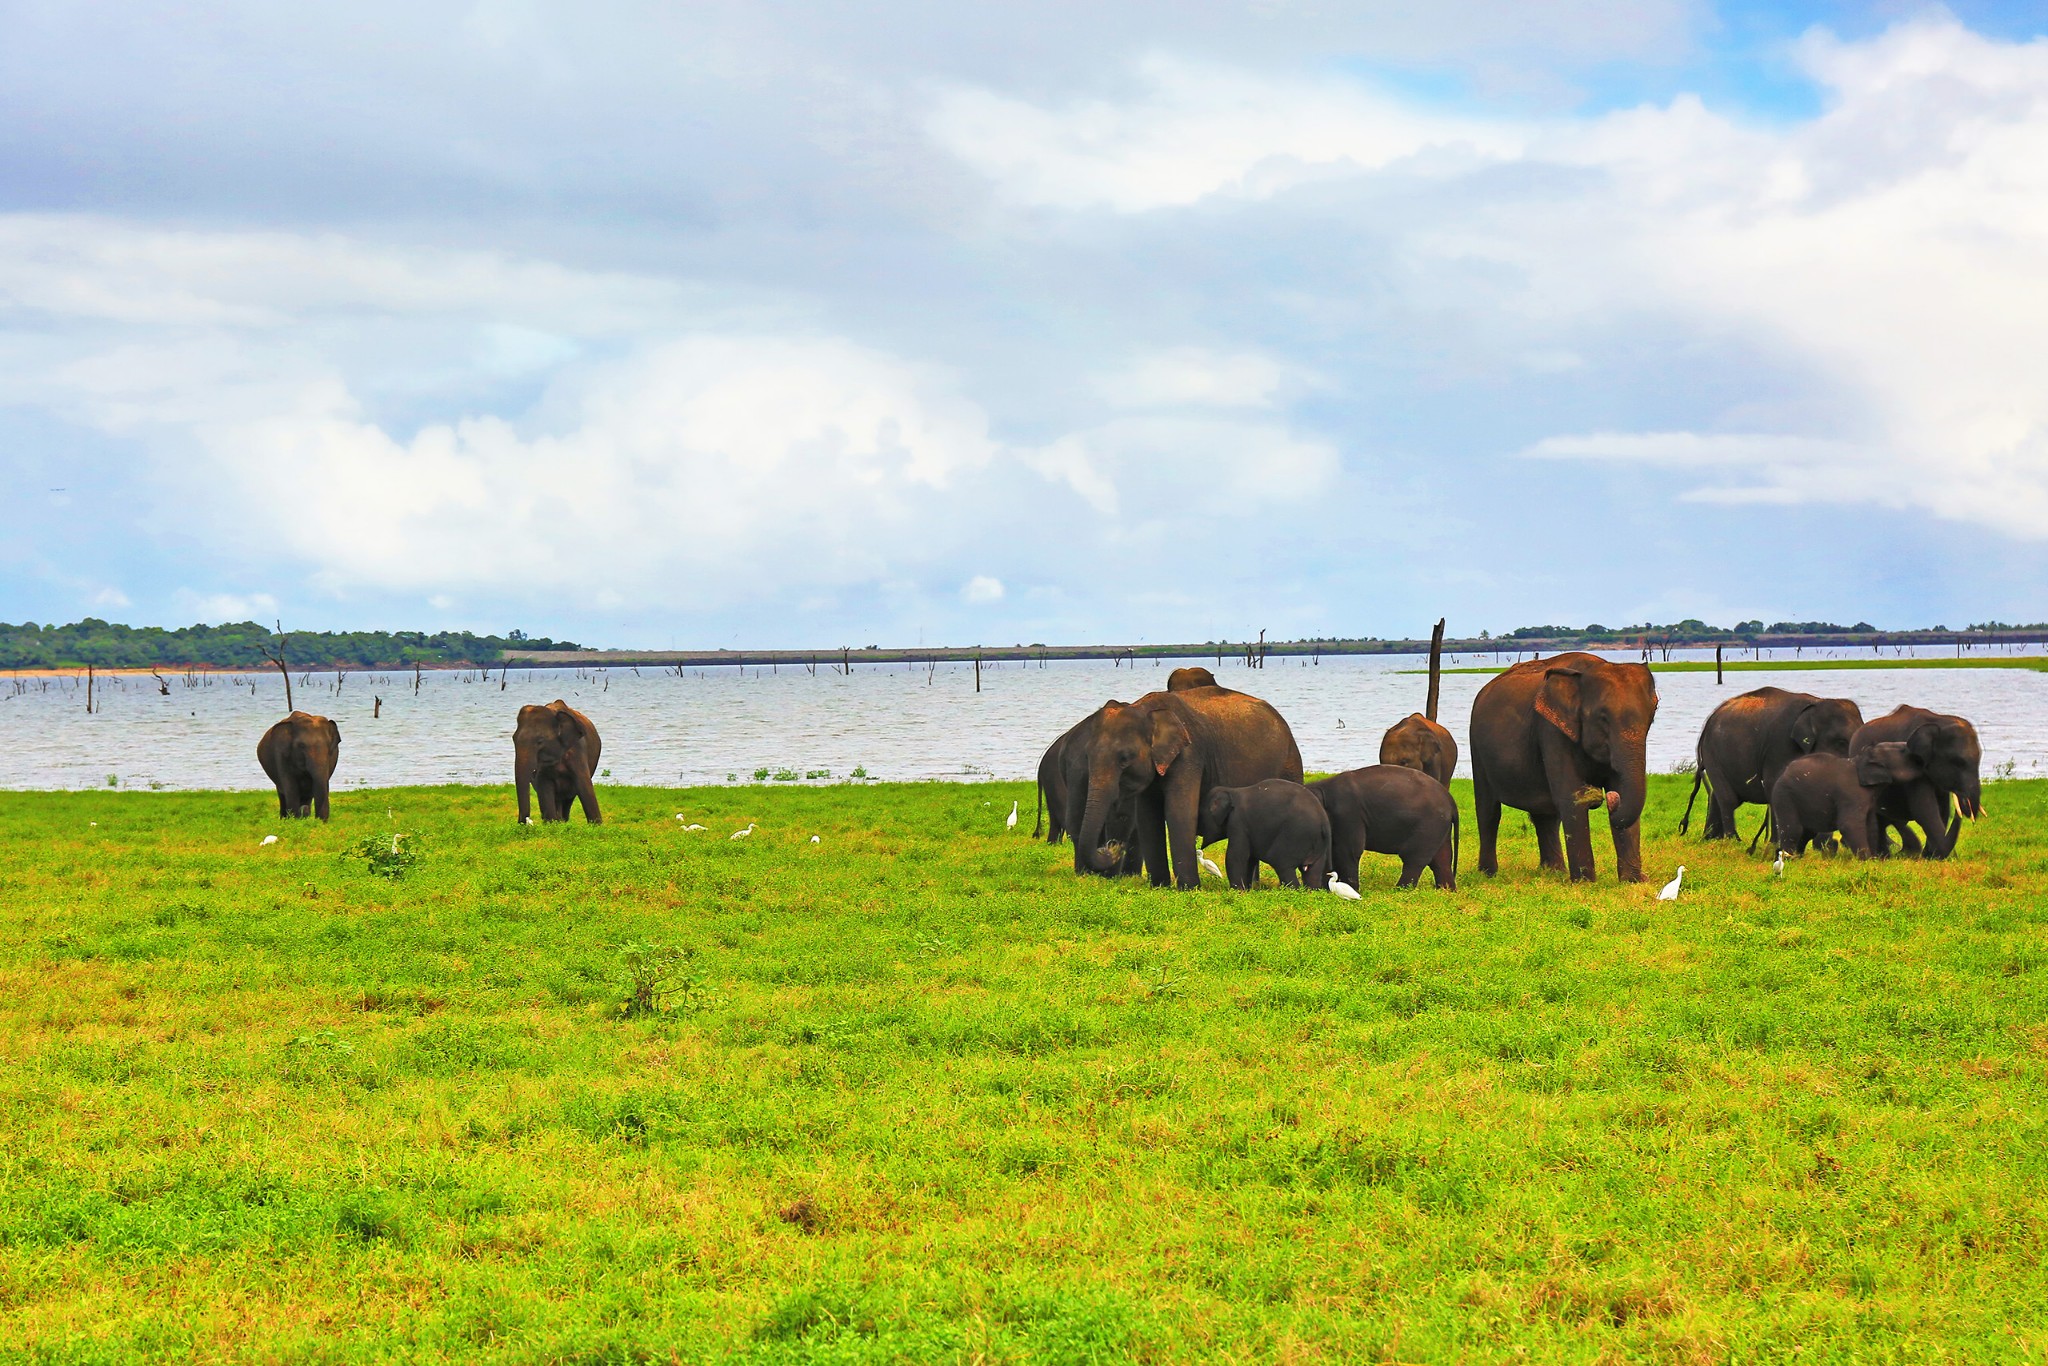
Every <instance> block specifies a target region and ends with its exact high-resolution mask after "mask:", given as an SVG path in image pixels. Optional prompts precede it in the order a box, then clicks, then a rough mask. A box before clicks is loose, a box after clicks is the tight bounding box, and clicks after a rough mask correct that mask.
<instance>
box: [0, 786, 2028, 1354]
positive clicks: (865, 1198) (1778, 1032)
mask: <svg viewBox="0 0 2048 1366" xmlns="http://www.w3.org/2000/svg"><path fill="white" fill-rule="evenodd" d="M1685 792H1686V784H1685V780H1683V779H1679V778H1670V777H1665V778H1658V779H1654V780H1653V792H1652V806H1651V810H1650V811H1649V813H1648V816H1647V819H1646V822H1645V829H1646V831H1647V832H1648V837H1647V838H1646V840H1645V849H1646V861H1647V864H1648V867H1649V868H1650V870H1651V871H1652V875H1653V876H1652V881H1651V882H1650V883H1649V884H1647V885H1643V886H1631V887H1622V886H1617V885H1615V884H1614V883H1613V882H1612V881H1611V878H1612V857H1611V849H1609V848H1606V847H1605V845H1604V832H1601V833H1600V835H1599V836H1597V837H1596V840H1597V841H1598V847H1600V859H1601V866H1602V870H1603V881H1602V882H1600V883H1599V884H1598V885H1596V886H1593V887H1572V886H1569V885H1567V884H1565V883H1564V882H1563V881H1561V880H1560V879H1558V878H1557V877H1555V876H1553V875H1548V874H1542V873H1539V872H1538V871H1537V870H1536V869H1535V866H1534V864H1535V852H1534V845H1533V839H1532V837H1531V836H1530V835H1529V832H1528V830H1527V828H1526V826H1525V825H1524V823H1523V822H1522V821H1521V820H1520V819H1518V818H1516V817H1514V816H1513V815H1512V814H1511V817H1510V820H1509V823H1508V826H1507V829H1506V831H1505V834H1506V836H1507V838H1506V841H1505V845H1506V847H1505V849H1504V852H1503V862H1504V865H1505V871H1504V872H1503V873H1502V875H1501V876H1500V877H1499V878H1498V879H1496V880H1492V881H1488V880H1486V879H1482V878H1480V877H1479V876H1478V875H1477V874H1476V873H1474V872H1472V870H1471V868H1470V861H1471V859H1472V857H1473V851H1474V850H1475V849H1476V847H1477V842H1476V840H1475V839H1474V838H1472V836H1471V833H1470V829H1469V821H1470V791H1469V786H1468V785H1466V784H1462V783H1461V784H1459V796H1460V800H1461V802H1462V803H1463V804H1464V805H1465V807H1466V819H1467V822H1468V830H1467V835H1466V839H1465V844H1464V847H1465V850H1466V855H1465V857H1466V861H1467V866H1466V868H1465V869H1464V870H1463V879H1462V881H1461V889H1460V890H1459V891H1458V892H1456V893H1454V894H1448V895H1446V894H1440V893H1437V892H1434V891H1431V890H1427V889H1424V890H1420V891H1417V892H1413V893H1405V894H1403V893H1396V892H1394V891H1392V890H1391V883H1392V881H1393V878H1394V868H1393V866H1392V864H1391V862H1390V861H1388V860H1384V859H1378V858H1374V859H1371V860H1369V864H1368V866H1369V869H1370V872H1369V874H1368V876H1367V877H1366V878H1365V882H1366V886H1365V887H1364V889H1363V890H1364V893H1365V899H1364V900H1363V901H1362V902H1360V903H1358V904H1355V905H1353V904H1348V903H1345V902H1341V901H1339V900H1338V899H1337V898H1335V897H1331V896H1328V895H1324V894H1320V893H1307V892H1302V893H1284V892H1280V891H1278V890H1268V891H1262V892H1260V893H1256V894H1235V893H1231V892H1229V891H1227V890H1224V889H1221V888H1219V887H1216V886H1213V885H1210V886H1205V887H1204V888H1203V890H1202V891H1200V892H1198V893H1191V894H1178V893H1168V892H1159V891H1154V890H1152V889H1151V888H1149V887H1147V886H1143V885H1139V884H1137V883H1133V882H1117V883H1108V882H1103V881H1099V880H1095V879H1086V880H1082V879H1076V878H1075V877H1074V876H1073V874H1072V872H1071V871H1070V867H1071V865H1070V855H1069V853H1068V851H1067V850H1066V849H1065V848H1058V849H1052V848H1047V847H1045V846H1044V845H1042V844H1037V843H1034V842H1032V841H1031V840H1029V839H1027V838H1026V837H1025V831H1026V830H1028V828H1029V814H1030V811H1031V805H1030V802H1031V791H1030V788H1029V787H1028V785H1024V784H988V785H981V786H954V785H906V786H876V787H852V786H849V787H842V788H832V789H817V790H763V789H759V788H747V789H743V790H734V789H699V790H684V791H662V790H654V789H635V788H613V789H607V791H606V793H605V799H606V800H605V810H606V813H607V816H608V817H609V818H610V823H608V824H606V825H604V826H598V827H589V826H584V825H580V824H579V825H570V826H564V827H519V826H516V825H514V824H513V822H512V819H511V812H512V799H511V796H510V794H509V792H506V791H498V790H483V789H462V788H437V789H399V790H390V791H373V792H351V793H347V794H345V795H344V796H342V797H339V798H338V799H337V801H336V806H335V811H336V819H335V821H334V823H333V824H332V825H331V826H326V827H322V826H319V825H314V824H308V823H284V822H280V821H278V820H277V819H276V817H275V814H274V812H275V805H274V802H273V800H272V798H271V797H270V796H269V795H268V794H263V793H245V794H233V795H230V794H161V795H143V794H135V795H125V794H115V793H80V794H0V847H4V848H5V850H6V851H7V854H6V857H7V866H6V872H7V882H8V888H9V894H8V896H6V897H5V898H0V922H4V930H0V982H4V986H5V990H4V992H0V1021H4V1025H0V1041H4V1042H0V1047H4V1056H5V1059H6V1066H5V1068H4V1069H0V1304H4V1306H5V1307H4V1311H0V1319H4V1321H5V1323H6V1325H7V1328H6V1336H7V1338H8V1343H7V1345H6V1347H5V1348H4V1349H0V1355H4V1356H17V1355H18V1356H19V1358H20V1359H24V1360H33V1361H39V1362H72V1361H77V1362H85V1361H92V1362H119V1361H144V1360H170V1359H179V1360H185V1359H203V1360H211V1361H278V1360H320V1361H330V1362H355V1361H362V1362H370V1361H400V1360H403V1361H408V1362H412V1361H438V1360H454V1359H462V1360H484V1361H503V1362H542V1361H550V1362H552V1361H579V1362H600V1361H604V1362H610V1361H621V1362H623V1361H670V1360H686V1361H695V1360H708V1359H730V1358H737V1359H742V1360H757V1361H776V1362H790V1361H834V1362H840V1361H885V1360H886V1361H894V1360H918V1361H923V1360H945V1361H1077V1362H1078V1361H1111V1360H1124V1359H1132V1360H1150V1361H1166V1360H1189V1359H1197V1358H1200V1359H1226V1360H1274V1361H1303V1360H1312V1359H1321V1360H1379V1359H1389V1360H1394V1359H1398V1360H1403V1361H1420V1360H1431V1361H1446V1360H1459V1359H1466V1360H1475V1361H1477V1360H1505V1359H1520V1358H1524V1357H1526V1358H1528V1359H1532V1360H1544V1361H1585V1362H1593V1361H1612V1360H1622V1359H1655V1360H1673V1361H1693V1360H1700V1361H1706V1360H1716V1361H1718V1360H1760V1359H1788V1358H1791V1357H1794V1356H1796V1357H1798V1358H1800V1359H1802V1360H1814V1361H1844V1362H1846V1361H1852V1360H1854V1361H1915V1362H1920V1361H1957V1362H1962V1361H1971V1362H1976V1361H1992V1360H2001V1359H2009V1360H2018V1359H2024V1358H2026V1357H2027V1355H2028V1353H2029V1352H2037V1351H2038V1350H2039V1336H2038V1324H2039V1322H2040V1306H2041V1305H2042V1304H2043V1303H2048V1202H2044V1200H2043V1195H2044V1191H2048V1085H2044V1083H2048V948H2044V947H2043V943H2044V941H2043V925H2044V923H2048V834H2044V833H2043V832H2044V828H2048V783H2035V782H2007V783H1998V784H1994V785H1993V786H1992V787H1991V788H1990V789H1989V791H1988V792H1987V794H1986V803H1987V806H1988V808H1989V810H1990V812H1991V813H1992V814H1991V815H1990V816H1989V817H1988V818H1987V819H1986V820H1984V821H1980V822H1978V823H1977V824H1976V825H1974V826H1972V827H1971V828H1970V829H1969V830H1968V831H1967V832H1966V833H1965V835H1964V840H1963V845H1962V850H1961V853H1960V855H1959V857H1958V858H1957V859H1956V860H1955V861H1953V862H1950V863H1946V864H1928V863H1922V862H1918V861H1905V860H1895V861H1890V862H1882V863H1869V864H1858V863H1855V862H1853V861H1850V860H1848V859H1846V858H1841V859H1833V860H1830V859H1824V858H1819V857H1814V858H1809V859H1807V860H1805V861H1803V862H1800V863H1797V864H1794V865H1793V866H1792V867H1791V868H1790V869H1788V872H1787V875H1786V877H1785V878H1784V879H1783V880H1778V879H1774V878H1773V877H1772V876H1771V875H1770V870H1769V867H1768V865H1767V864H1766V863H1764V862H1763V861H1762V860H1761V859H1751V858H1749V857H1746V856H1745V855H1744V854H1743V853H1742V852H1741V850H1740V849H1739V848H1738V847H1735V846H1732V845H1728V844H1722V845H1719V846H1715V847H1711V848H1710V847H1708V846H1705V845H1702V844H1700V843H1699V842H1697V841H1695V840H1687V841H1681V840H1679V839H1678V838H1676V837H1675V836H1674V835H1672V834H1671V833H1670V832H1671V831H1672V829H1673V827H1674V826H1675V824H1676V820H1677V815H1678V810H1679V808H1680V807H1681V806H1682V805H1683V801H1684V797H1685ZM1019 798H1021V799H1022V801H1023V803H1024V813H1025V822H1024V826H1023V828H1022V829H1020V830H1019V832H1017V833H1016V834H1014V835H1008V836H1006V835H1005V834H1004V832H1003V828H1002V818H1003V816H1004V815H1005V814H1007V812H1008V810H1009V803H1010V802H1011V801H1012V800H1013V799H1019ZM677 811H682V812H685V813H687V814H688V815H689V817H690V818H691V819H692V820H695V821H699V822H702V823H703V824H705V825H707V826H709V827H710V830H709V831H708V832H704V833H697V834H688V833H685V832H684V831H683V830H682V828H681V826H680V824H679V823H678V822H677V821H676V820H675V819H674V815H675V813H676V812H677ZM1754 817H1755V811H1754V809H1753V808H1751V809H1746V811H1745V821H1744V824H1745V827H1747V826H1748V824H1749V822H1750V821H1751V820H1753V819H1754ZM749 820H754V821H758V822H759V823H760V829H759V830H758V831H757V833H756V834H755V836H754V837H753V838H752V839H751V840H745V841H739V842H733V841H729V840H727V839H726V838H725V834H726V832H727V831H730V830H733V829H737V828H738V827H740V826H741V825H744V824H746V823H747V822H748V821H749ZM95 823H96V824H95ZM1596 824H1597V822H1596ZM271 833H275V834H277V835H278V836H279V840H278V843H276V844H275V845H272V846H269V847H263V846H261V845H260V844H259V840H260V839H261V838H262V836H264V835H265V834H271ZM395 834H396V835H401V836H402V837H403V838H402V839H401V841H400V847H401V848H410V849H411V850H413V851H415V859H414V862H413V865H412V866H411V868H410V869H409V870H405V871H402V874H401V875H400V876H398V877H395V878H392V877H385V876H380V875H379V874H378V872H377V871H376V867H375V864H374V863H373V861H372V860H370V859H368V858H366V857H363V856H361V855H362V854H363V853H364V852H365V851H375V850H381V849H383V848H385V847H386V843H385V842H386V841H387V840H389V839H390V838H391V836H393V835H395ZM813 834H817V835H819V836H820V837H821V842H820V843H819V844H817V845H812V844H810V843H809V839H810V836H811V835H813ZM1680 861H1683V862H1685V863H1686V864H1687V865H1688V869H1689V871H1688V874H1687V880H1686V890H1685V893H1684V895H1683V896H1682V897H1681V899H1680V900H1679V901H1678V902H1676V903H1675V904H1669V905H1665V904H1659V903H1658V902H1657V901H1656V900H1655V894H1656V885H1657V883H1658V882H1661V881H1662V880H1663V879H1664V878H1665V877H1667V876H1668V875H1669V872H1670V869H1671V868H1672V867H1673V866H1674V865H1675V864H1677V863H1678V862H1680ZM381 862H383V863H384V864H385V865H386V866H387V867H396V866H397V865H398V864H399V863H402V862H403V860H392V859H384V860H381ZM636 977H637V983H638V986H639V987H640V988H644V989H640V990H636ZM636 999H637V1000H638V1002H639V1003H640V1008H635V1007H632V1006H630V1005H629V1003H632V1002H634V1001H635V1000H636ZM648 1006H652V1007H653V1009H646V1008H644V1007H648ZM2030 1344H2031V1345H2030Z"/></svg>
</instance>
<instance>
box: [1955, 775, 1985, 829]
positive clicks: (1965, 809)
mask: <svg viewBox="0 0 2048 1366" xmlns="http://www.w3.org/2000/svg"><path fill="white" fill-rule="evenodd" d="M1983 798H1984V789H1983V787H1982V786H1981V785H1980V784H1979V783H1978V781H1977V775H1976V774H1974V773H1971V774H1968V775H1966V776H1965V777H1964V778H1963V785H1962V786H1961V787H1959V788H1957V789H1956V805H1957V806H1958V807H1960V808H1961V809H1962V813H1963V814H1964V815H1965V816H1968V817H1969V818H1970V819H1971V820H1976V819H1977V817H1979V816H1981V815H1983V814H1984V800H1983Z"/></svg>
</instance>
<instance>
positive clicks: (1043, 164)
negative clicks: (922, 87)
mask: <svg viewBox="0 0 2048 1366" xmlns="http://www.w3.org/2000/svg"><path fill="white" fill-rule="evenodd" d="M1138 75H1139V80H1140V82H1141V84H1142V86H1143V94H1142V95H1140V96H1139V97H1138V98H1136V99H1133V100H1127V101H1123V102H1121V103H1119V102H1112V101H1109V100H1103V99H1088V100H1077V101H1073V102H1071V103H1068V104H1066V105H1063V106H1060V107H1058V108H1052V109H1048V108H1042V107H1040V106H1037V105H1033V104H1031V103H1028V102H1026V101H1024V100H1020V99H1017V98H1014V97H1011V96H1007V95H1002V94H999V93H996V92H994V91H988V90H974V89H964V90H953V91H950V92H948V93H947V94H946V95H945V96H944V97H942V98H941V99H940V100H939V101H938V104H937V106H936V107H935V108H934V109H933V111H932V114H931V118H930V122H929V125H928V127H929V129H930V132H931V135H932V137H933V139H934V140H935V141H936V142H937V143H938V144H939V145H940V146H941V147H944V148H946V149H947V150H948V151H950V152H952V153H953V154H954V155H956V156H958V157H959V158H960V159H961V160H962V161H964V162H966V163H967V164H968V165H970V166H972V167H974V168H975V169H976V170H978V171H980V172H981V173H983V174H984V175H986V176H988V177H989V178H990V179H991V180H993V181H994V182H995V183H996V185H997V187H998V188H999V189H1000V190H1001V192H1002V193H1003V194H1004V195H1006V196H1008V197H1010V198H1012V199H1014V200H1016V201H1018V202H1020V203H1024V204H1032V205H1044V206H1048V207H1052V208H1065V209H1076V208H1091V207H1097V206H1102V207H1108V208H1111V209H1116V210H1119V211H1123V212H1136V211H1141V210H1146V209H1156V208H1163V207H1171V206H1178V205H1185V204H1192V203H1194V202H1195V201H1197V200H1199V199H1202V198H1205V197H1206V196H1209V195H1214V194H1229V195H1234V196H1238V197H1242V198H1248V199H1260V198H1266V197H1269V196H1271V195H1273V194H1276V193H1278V192H1280V191H1281V190H1284V189H1287V188H1289V187H1291V186H1294V185H1298V184H1301V183H1302V182H1304V181H1307V180H1312V179H1316V178H1318V177H1324V176H1329V175H1333V174H1341V173H1348V172H1358V171H1369V170H1377V169H1380V168H1383V167H1385V166H1388V165H1390V164H1392V163H1394V162H1397V161H1402V160H1405V159H1409V158H1415V157H1418V156H1420V155H1422V154H1424V153H1427V152H1436V153H1439V154H1442V155H1443V156H1445V157H1446V158H1447V159H1449V160H1451V161H1453V162H1454V163H1457V164H1463V163H1465V162H1469V161H1470V160H1471V159H1472V158H1473V157H1475V156H1479V157H1500V156H1511V155H1513V154H1514V153H1515V152H1516V151H1517V150H1518V149H1519V148H1520V146H1521V145H1522V142H1523V140H1524V138H1525V137H1526V134H1524V133H1523V132H1522V131H1521V130H1518V129H1516V128H1514V127H1512V126H1507V125H1495V124H1491V123H1487V122H1484V121H1481V120H1478V119H1465V118H1452V117H1446V116H1441V115H1432V114H1429V113H1427V112H1424V111H1420V110H1416V109H1413V108H1409V107H1406V106H1404V105H1402V104H1401V103H1399V102H1398V101H1395V100H1392V99H1389V98H1386V97H1384V96H1381V95H1378V94H1376V93H1374V92H1373V91H1371V90H1370V89H1367V88H1364V87H1361V86H1359V85H1357V84H1356V83H1340V82H1335V81H1329V82H1314V83H1306V82H1301V81H1298V80H1296V81H1284V80H1273V79H1267V78H1263V77H1258V76H1252V75H1248V74H1246V73H1243V72H1239V71H1233V70H1230V69H1228V68H1221V67H1213V66H1205V65H1195V64H1191V63H1187V62H1182V61H1174V60H1170V59H1167V58H1163V57H1154V58H1150V59H1148V60H1146V61H1145V62H1144V63H1142V64H1141V65H1140V67H1139V72H1138Z"/></svg>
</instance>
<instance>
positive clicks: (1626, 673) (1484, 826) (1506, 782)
mask: <svg viewBox="0 0 2048 1366" xmlns="http://www.w3.org/2000/svg"><path fill="white" fill-rule="evenodd" d="M1656 719H1657V682H1656V680H1655V679H1654V678H1653V677H1651V675H1650V669H1649V666H1648V665H1646V664H1615V663H1610V662H1609V661H1607V660H1605V659H1602V658H1600V657H1599V656H1598V655H1592V654H1584V653H1579V652H1573V653H1570V654H1561V655H1553V656H1551V657H1550V658H1549V659H1530V660H1525V661H1523V662H1522V663H1520V664H1516V665H1514V666H1513V667H1511V668H1509V669H1507V670H1506V671H1505V672H1503V673H1501V674H1500V675H1499V676H1498V677H1496V678H1494V679H1492V680H1490V681H1489V682H1488V683H1487V685H1486V686H1485V687H1483V688H1481V689H1480V690H1479V695H1478V696H1477V697H1475V698H1473V699H1472V730H1471V733H1470V735H1469V737H1468V738H1469V739H1470V741H1471V745H1472V799H1473V805H1474V807H1475V810H1476V813H1477V816H1478V820H1479V871H1480V872H1482V873H1485V874H1486V875H1487V876H1489V877H1491V876H1492V875H1493V874H1494V873H1495V872H1497V871H1498V870H1499V867H1500V861H1499V858H1498V854H1497V849H1496V846H1497V844H1498V841H1499V838H1500V813H1501V808H1502V807H1503V806H1513V807H1519V808H1520V809H1521V810H1523V811H1526V812H1528V813H1529V823H1530V824H1531V825H1532V826H1534V827H1535V828H1536V845H1537V848H1538V849H1539V850H1540V851H1541V854H1542V860H1543V866H1544V867H1545V868H1555V869H1560V870H1562V869H1565V868H1566V867H1569V869H1570V871H1571V877H1572V881H1574V882H1590V881H1591V880H1592V879H1593V876H1594V869H1593V832H1592V820H1591V812H1592V809H1593V808H1594V807H1596V806H1603V805H1604V806H1605V807H1606V808H1607V820H1608V825H1609V827H1610V829H1611V830H1612V832H1613V835H1614V865H1615V874H1616V876H1618V877H1619V878H1620V879H1621V880H1622V881H1623V882H1641V881H1642V880H1643V849H1642V818H1643V800H1644V798H1645V796H1646V795H1647V794H1648V790H1649V780H1648V777H1647V776H1646V773H1645V764H1646V762H1647V757H1646V751H1647V748H1648V744H1649V738H1650V724H1651V723H1652V722H1653V721H1655V720H1656ZM1560 828H1562V830H1563V833H1564V843H1563V846H1560V844H1559V840H1558V833H1559V830H1560ZM1567 849H1568V850H1569V853H1570V861H1569V864H1567V861H1566V851H1567Z"/></svg>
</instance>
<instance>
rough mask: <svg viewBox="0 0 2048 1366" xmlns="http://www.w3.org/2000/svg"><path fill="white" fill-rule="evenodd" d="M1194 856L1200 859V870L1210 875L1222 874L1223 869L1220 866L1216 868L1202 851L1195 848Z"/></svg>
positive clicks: (1219, 875) (1217, 875)
mask: <svg viewBox="0 0 2048 1366" xmlns="http://www.w3.org/2000/svg"><path fill="white" fill-rule="evenodd" d="M1195 857H1196V858H1197V859H1198V860H1200V861H1201V864H1202V871H1203V872H1205V873H1207V874H1208V875H1209V876H1210V877H1222V876H1223V870H1222V869H1221V868H1218V867H1217V866H1216V865H1215V864H1213V863H1211V862H1210V861H1209V856H1208V855H1207V854H1205V853H1202V852H1201V851H1200V850H1196V851H1195Z"/></svg>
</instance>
